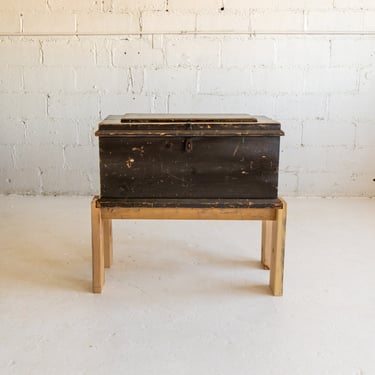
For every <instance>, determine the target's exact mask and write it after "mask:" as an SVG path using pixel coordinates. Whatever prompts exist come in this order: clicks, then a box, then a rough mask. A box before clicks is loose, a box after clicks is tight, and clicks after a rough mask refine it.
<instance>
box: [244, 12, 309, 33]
mask: <svg viewBox="0 0 375 375" xmlns="http://www.w3.org/2000/svg"><path fill="white" fill-rule="evenodd" d="M303 26H304V13H303V11H301V10H296V11H287V10H281V11H271V10H270V11H256V12H253V14H252V17H251V28H252V30H253V31H265V30H277V31H298V30H303Z"/></svg>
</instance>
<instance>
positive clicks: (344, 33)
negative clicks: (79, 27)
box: [0, 30, 375, 37]
mask: <svg viewBox="0 0 375 375" xmlns="http://www.w3.org/2000/svg"><path fill="white" fill-rule="evenodd" d="M122 35H124V36H126V35H139V36H141V35H248V36H254V37H255V36H258V35H296V36H309V35H310V36H319V35H321V36H325V35H326V36H331V35H333V36H341V35H342V36H372V35H373V36H375V30H374V31H372V30H369V31H211V32H210V31H165V32H164V31H142V32H117V33H106V32H61V33H58V32H55V33H48V32H39V33H34V32H30V33H27V32H26V33H19V32H16V33H1V32H0V37H33V36H46V37H48V36H51V37H54V36H56V37H57V36H72V37H76V36H122Z"/></svg>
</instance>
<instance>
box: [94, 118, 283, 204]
mask: <svg viewBox="0 0 375 375" xmlns="http://www.w3.org/2000/svg"><path fill="white" fill-rule="evenodd" d="M96 135H97V136H99V152H100V198H101V199H109V200H127V201H129V202H131V201H132V202H137V201H138V202H140V201H144V202H146V201H147V202H151V204H152V202H156V201H159V202H160V201H163V200H175V201H176V200H178V201H179V202H181V201H184V200H186V202H194V201H196V202H198V201H200V200H206V201H207V200H208V201H210V200H212V201H213V200H232V201H233V200H246V199H275V198H277V190H278V168H279V146H280V136H282V135H284V133H283V132H282V130H281V129H280V123H278V122H276V121H273V120H271V119H269V118H267V117H262V116H256V117H255V116H250V115H191V114H186V115H185V114H184V115H181V114H178V115H177V114H168V115H166V114H163V115H156V114H149V115H145V114H126V115H123V116H109V117H107V118H106V119H105V120H103V121H102V122H101V123H100V124H99V129H98V131H97V132H96Z"/></svg>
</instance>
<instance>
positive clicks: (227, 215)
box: [91, 197, 287, 296]
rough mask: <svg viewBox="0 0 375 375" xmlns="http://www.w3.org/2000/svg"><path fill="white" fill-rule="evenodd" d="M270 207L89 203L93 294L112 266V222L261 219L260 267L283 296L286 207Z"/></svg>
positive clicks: (95, 200) (274, 288)
mask: <svg viewBox="0 0 375 375" xmlns="http://www.w3.org/2000/svg"><path fill="white" fill-rule="evenodd" d="M279 203H280V204H278V205H273V204H270V205H269V207H267V205H265V206H264V207H239V208H220V207H207V208H205V207H203V208H202V207H199V208H198V207H120V206H119V207H118V206H113V205H108V206H102V205H101V204H100V200H99V198H98V197H94V198H93V200H92V202H91V233H92V270H93V286H92V288H93V292H94V293H101V292H102V290H103V285H104V268H110V267H111V265H112V219H131V220H136V219H157V220H159V219H172V220H178V219H180V220H261V221H262V258H261V261H262V264H263V266H264V268H265V269H269V270H270V288H271V290H272V293H273V295H275V296H282V294H283V274H284V250H285V229H286V216H287V204H286V202H285V201H284V200H283V199H280V200H279Z"/></svg>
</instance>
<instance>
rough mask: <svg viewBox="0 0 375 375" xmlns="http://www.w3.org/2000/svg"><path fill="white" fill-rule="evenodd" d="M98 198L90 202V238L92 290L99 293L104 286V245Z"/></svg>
mask: <svg viewBox="0 0 375 375" xmlns="http://www.w3.org/2000/svg"><path fill="white" fill-rule="evenodd" d="M97 200H98V198H97V197H95V198H94V199H93V200H92V202H91V238H92V290H93V292H94V293H101V292H102V289H103V285H104V245H103V223H102V219H101V213H100V208H98V207H96V202H97Z"/></svg>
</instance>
